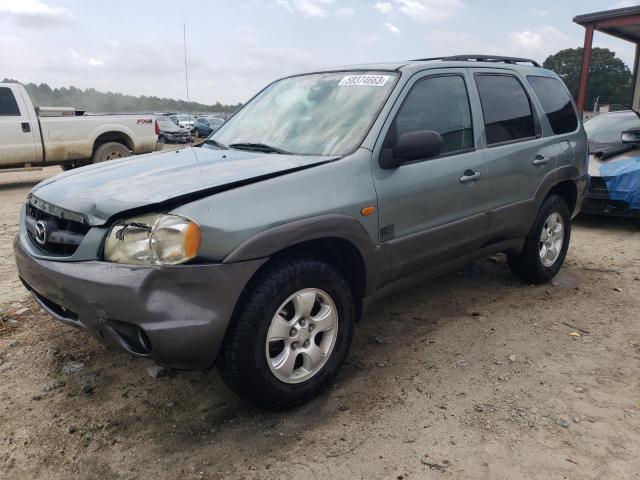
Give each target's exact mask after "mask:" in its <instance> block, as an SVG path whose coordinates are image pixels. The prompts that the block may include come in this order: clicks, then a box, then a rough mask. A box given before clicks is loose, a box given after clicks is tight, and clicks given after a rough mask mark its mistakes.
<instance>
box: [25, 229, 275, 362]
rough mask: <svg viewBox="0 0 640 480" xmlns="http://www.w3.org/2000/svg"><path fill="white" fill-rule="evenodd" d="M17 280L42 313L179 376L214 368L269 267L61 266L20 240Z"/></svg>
mask: <svg viewBox="0 0 640 480" xmlns="http://www.w3.org/2000/svg"><path fill="white" fill-rule="evenodd" d="M14 253H15V259H16V264H17V267H18V273H19V275H20V279H21V280H22V281H23V283H24V284H25V286H26V287H27V289H29V291H30V292H31V293H32V294H33V296H34V297H35V299H36V300H37V301H38V302H39V303H40V305H41V306H42V308H43V309H44V310H45V311H47V312H48V313H49V314H51V315H52V316H53V317H55V318H56V319H58V320H60V321H62V322H64V323H66V324H68V325H72V326H74V327H78V328H82V329H84V330H87V331H88V332H89V333H91V334H92V335H93V336H95V337H96V338H97V339H98V340H100V341H101V342H102V343H105V344H107V345H110V346H114V347H118V348H120V349H123V350H126V351H127V352H129V353H131V354H133V355H136V356H139V357H146V358H150V359H153V360H154V361H155V362H157V363H159V364H162V365H167V366H170V367H174V368H182V369H190V370H196V369H204V368H210V367H211V366H213V364H214V363H215V360H216V357H217V355H218V351H219V349H220V346H221V345H222V341H223V338H224V335H225V332H226V329H227V326H228V324H229V321H230V319H231V316H232V314H233V309H234V308H235V304H236V302H237V300H238V298H239V297H240V294H241V292H242V290H243V288H244V286H245V285H246V283H247V282H248V281H249V279H250V278H251V276H252V275H253V274H254V273H255V272H256V271H257V269H258V268H259V267H260V266H261V265H262V264H263V263H264V262H265V260H254V261H249V262H238V263H230V264H220V263H218V264H205V265H180V266H134V265H119V264H113V263H108V262H99V261H86V262H55V261H48V260H40V259H36V258H33V257H32V256H30V255H29V254H28V253H27V251H26V250H25V249H24V247H23V246H22V245H21V243H20V240H19V239H17V238H16V241H15V243H14Z"/></svg>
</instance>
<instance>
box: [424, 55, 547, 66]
mask: <svg viewBox="0 0 640 480" xmlns="http://www.w3.org/2000/svg"><path fill="white" fill-rule="evenodd" d="M427 60H458V61H468V60H474V61H476V62H501V63H512V64H515V63H530V64H531V65H533V66H534V67H540V64H539V63H538V62H536V61H535V60H531V59H530V58H519V57H501V56H498V55H452V56H449V57H431V58H417V59H415V60H414V61H416V62H424V61H427Z"/></svg>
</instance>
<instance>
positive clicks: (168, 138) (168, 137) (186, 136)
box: [156, 116, 191, 143]
mask: <svg viewBox="0 0 640 480" xmlns="http://www.w3.org/2000/svg"><path fill="white" fill-rule="evenodd" d="M156 122H157V123H158V141H160V142H168V143H169V142H177V143H189V141H191V133H190V132H189V130H188V129H186V128H183V127H181V126H179V125H176V124H175V123H174V122H172V121H171V119H170V118H169V117H165V116H158V117H156Z"/></svg>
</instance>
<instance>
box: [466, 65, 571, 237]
mask: <svg viewBox="0 0 640 480" xmlns="http://www.w3.org/2000/svg"><path fill="white" fill-rule="evenodd" d="M471 73H472V75H473V78H474V82H473V83H474V86H475V88H476V89H477V94H478V97H479V99H480V104H481V107H482V108H481V110H482V115H483V124H484V135H483V138H482V142H483V145H484V146H485V148H486V162H487V169H488V178H487V182H486V186H485V188H486V191H487V196H486V208H487V212H488V214H489V217H490V222H489V238H488V240H487V243H488V244H491V243H498V242H503V241H505V240H506V241H508V240H511V239H516V238H520V237H523V236H525V235H527V234H528V232H529V229H530V228H531V223H532V221H533V218H534V217H535V214H536V212H537V208H538V207H537V205H536V202H535V196H536V192H537V191H538V188H539V187H540V186H541V185H542V183H543V182H545V181H548V179H549V178H550V177H549V176H552V175H553V174H554V171H555V167H556V163H557V156H558V153H559V147H558V144H557V143H558V142H557V141H556V140H555V139H554V138H552V137H551V138H550V137H548V136H546V135H543V130H542V122H541V114H540V112H539V110H538V108H537V104H536V102H535V101H534V100H533V96H532V92H531V91H530V89H529V88H528V86H527V84H526V80H525V79H524V78H522V77H521V76H520V75H518V74H517V73H516V72H514V71H511V70H503V69H481V68H478V69H471Z"/></svg>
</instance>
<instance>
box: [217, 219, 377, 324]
mask: <svg viewBox="0 0 640 480" xmlns="http://www.w3.org/2000/svg"><path fill="white" fill-rule="evenodd" d="M378 252H379V249H378V247H377V246H376V244H375V243H374V242H373V241H372V240H371V238H370V237H369V234H368V233H367V231H366V230H365V228H364V227H363V226H362V224H360V223H359V222H358V221H357V220H356V219H354V218H353V217H350V216H347V215H340V214H331V215H323V216H319V217H312V218H308V219H303V220H298V221H294V222H290V223H287V224H283V225H278V226H276V227H273V228H270V229H267V230H264V231H262V232H260V233H258V234H256V235H254V236H253V237H251V238H250V239H248V240H247V241H245V242H244V243H242V244H241V245H239V246H238V247H237V248H235V249H234V250H233V251H232V252H231V253H230V254H229V255H228V256H227V257H226V258H225V259H224V260H223V262H224V263H232V262H239V261H247V260H254V259H258V258H267V257H268V258H270V260H271V259H275V258H280V257H282V256H284V255H288V254H303V255H310V256H318V257H321V258H324V259H327V260H329V261H331V262H332V263H333V264H334V265H335V266H336V267H337V268H338V269H340V271H341V272H342V273H343V274H344V276H345V278H346V279H347V282H348V283H349V286H350V287H351V289H352V292H353V295H354V298H355V299H356V302H357V304H358V315H359V314H360V313H361V310H362V309H361V302H362V299H363V298H364V297H365V296H367V295H368V294H370V293H371V292H372V291H373V290H374V288H375V283H376V275H377V272H378V259H379V254H378ZM269 263H270V262H267V263H265V265H263V266H262V267H261V269H260V270H262V269H263V268H267V267H268V265H269ZM257 273H258V272H256V274H257Z"/></svg>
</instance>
